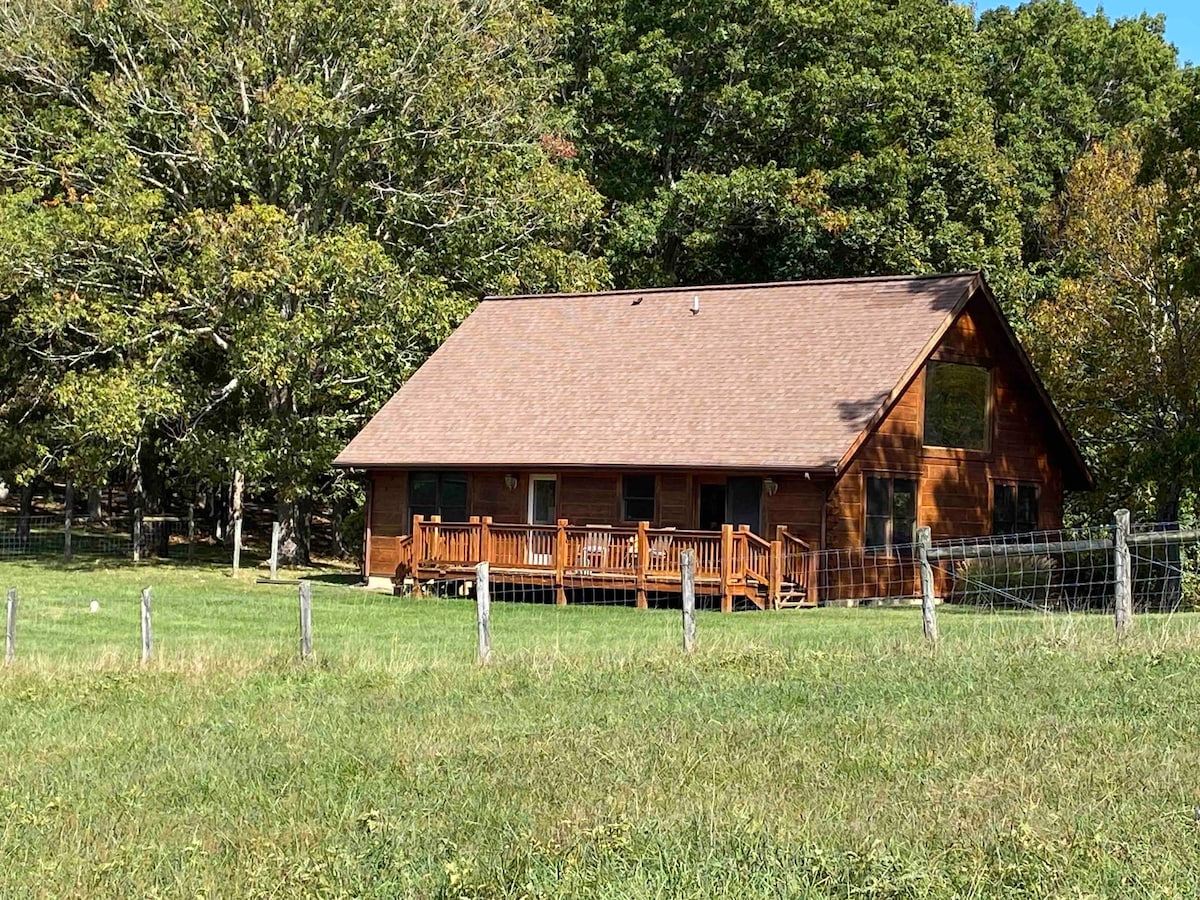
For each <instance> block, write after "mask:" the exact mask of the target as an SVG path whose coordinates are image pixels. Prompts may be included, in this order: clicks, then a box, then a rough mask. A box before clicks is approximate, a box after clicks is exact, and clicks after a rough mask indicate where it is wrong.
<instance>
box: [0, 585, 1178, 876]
mask: <svg viewBox="0 0 1200 900" xmlns="http://www.w3.org/2000/svg"><path fill="white" fill-rule="evenodd" d="M144 584H149V585H151V586H152V587H153V589H154V624H155V632H156V634H155V637H156V650H157V655H156V659H155V660H154V662H153V663H152V664H151V665H149V666H148V667H146V668H144V669H143V668H142V667H141V666H140V665H139V662H138V655H139V634H138V601H137V596H138V589H139V588H140V587H141V586H143V585H144ZM9 585H15V586H17V587H18V588H19V589H20V592H21V600H20V617H19V633H18V647H17V651H18V660H17V663H16V664H15V665H14V666H12V667H9V668H8V669H7V670H5V671H3V672H0V758H2V759H3V763H2V764H0V804H3V817H2V818H0V896H2V897H26V896H29V897H35V896H37V897H73V896H74V897H118V896H119V897H149V896H160V897H183V896H187V897H197V896H199V897H259V896H261V897H267V896H270V897H297V896H320V897H357V896H363V897H446V898H451V897H453V898H493V897H494V898H507V897H512V898H517V897H611V898H625V897H696V898H701V897H703V898H708V897H831V898H832V897H839V898H843V897H1162V896H1183V897H1190V896H1196V895H1197V894H1198V893H1200V725H1198V720H1200V617H1196V616H1193V615H1175V616H1170V617H1168V616H1157V617H1149V616H1146V617H1141V618H1140V619H1139V620H1138V623H1137V630H1136V635H1135V636H1134V637H1133V638H1132V639H1130V640H1127V641H1125V642H1124V643H1118V642H1117V640H1116V639H1115V637H1114V636H1113V634H1112V627H1111V622H1110V620H1109V619H1108V618H1107V617H1101V616H1087V617H1059V616H1053V617H1047V616H1042V615H1039V614H1034V613H1029V614H1007V615H998V614H997V615H993V614H987V613H980V612H970V611H963V610H952V609H946V608H943V609H942V610H941V615H940V623H941V627H942V636H943V640H942V645H941V647H940V648H939V649H938V650H937V651H936V652H934V651H931V650H930V649H929V648H928V647H926V646H925V644H924V642H923V640H922V637H921V630H920V617H919V613H918V612H916V611H913V610H835V609H829V610H817V611H790V612H781V613H742V614H736V615H727V616H722V615H721V614H719V613H715V612H714V613H709V612H703V613H701V614H700V616H699V638H700V648H699V651H698V652H697V654H696V655H695V656H694V657H692V658H685V657H684V656H683V654H682V652H681V650H680V646H679V645H680V639H679V632H680V624H679V614H678V612H677V611H669V610H649V611H638V610H635V609H627V608H614V607H599V606H577V607H568V608H565V609H560V608H555V607H553V606H537V605H532V604H513V603H499V604H496V605H495V606H494V614H493V632H494V648H495V654H496V660H495V663H494V664H493V665H491V666H488V667H486V668H484V667H480V666H478V665H476V663H475V661H474V648H475V621H474V605H473V603H472V602H471V601H469V600H462V599H451V600H439V599H422V600H413V599H399V598H391V597H386V596H380V595H375V594H367V593H364V592H362V591H359V590H355V589H351V588H348V587H345V586H338V585H334V584H328V583H322V582H318V583H317V584H316V586H315V588H314V604H313V606H314V612H313V623H314V644H315V651H316V657H315V660H314V661H313V662H312V663H310V664H307V665H301V664H300V663H299V661H298V659H297V655H298V652H297V651H298V636H297V622H298V613H297V604H296V590H295V588H294V587H287V586H266V585H257V584H255V583H254V581H253V576H252V575H246V576H244V577H242V578H241V579H239V580H236V581H235V580H233V579H232V578H230V577H228V575H227V574H225V573H223V572H221V571H219V570H217V569H215V568H201V567H197V568H188V567H186V566H166V565H158V566H155V565H149V566H143V567H139V568H137V569H134V568H133V567H129V566H127V567H112V568H107V569H106V568H103V567H92V566H90V565H87V564H80V565H78V566H74V567H46V566H39V565H35V564H32V563H31V564H22V563H0V588H3V587H7V586H9ZM93 599H94V600H97V601H98V602H99V604H100V611H99V612H97V613H95V614H93V613H90V612H89V611H88V606H89V603H90V601H91V600H93Z"/></svg>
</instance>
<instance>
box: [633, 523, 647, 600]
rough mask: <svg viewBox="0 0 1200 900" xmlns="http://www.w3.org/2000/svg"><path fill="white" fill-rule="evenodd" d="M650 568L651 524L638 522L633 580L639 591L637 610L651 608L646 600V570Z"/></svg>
mask: <svg viewBox="0 0 1200 900" xmlns="http://www.w3.org/2000/svg"><path fill="white" fill-rule="evenodd" d="M648 568H650V523H649V522H638V524H637V543H636V544H635V545H634V563H633V580H634V587H635V588H636V589H637V608H638V609H645V608H646V607H647V606H649V603H648V601H647V599H646V569H648Z"/></svg>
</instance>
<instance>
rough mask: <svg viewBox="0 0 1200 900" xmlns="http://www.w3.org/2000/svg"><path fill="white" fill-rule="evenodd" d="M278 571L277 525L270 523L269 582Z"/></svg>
mask: <svg viewBox="0 0 1200 900" xmlns="http://www.w3.org/2000/svg"><path fill="white" fill-rule="evenodd" d="M278 571H279V523H278V522H272V523H271V580H272V581H274V580H275V575H276V573H277V572H278Z"/></svg>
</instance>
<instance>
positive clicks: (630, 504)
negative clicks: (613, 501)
mask: <svg viewBox="0 0 1200 900" xmlns="http://www.w3.org/2000/svg"><path fill="white" fill-rule="evenodd" d="M653 520H654V501H653V500H642V499H634V500H626V501H625V521H627V522H650V521H653Z"/></svg>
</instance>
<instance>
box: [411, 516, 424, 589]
mask: <svg viewBox="0 0 1200 900" xmlns="http://www.w3.org/2000/svg"><path fill="white" fill-rule="evenodd" d="M424 522H425V517H424V516H420V515H416V516H413V524H412V580H413V596H414V597H420V596H421V560H423V559H424V558H425V532H424V530H423V529H422V525H423V524H424Z"/></svg>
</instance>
